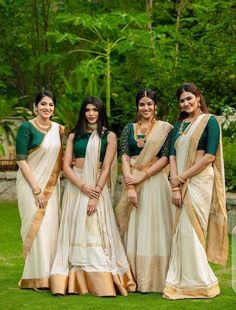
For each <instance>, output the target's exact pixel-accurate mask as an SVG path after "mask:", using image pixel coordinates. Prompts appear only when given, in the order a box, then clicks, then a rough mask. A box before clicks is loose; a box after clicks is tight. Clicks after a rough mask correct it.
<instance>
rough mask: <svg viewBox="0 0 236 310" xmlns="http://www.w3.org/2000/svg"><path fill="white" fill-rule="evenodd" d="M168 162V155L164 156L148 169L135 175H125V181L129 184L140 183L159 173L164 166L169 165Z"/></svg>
mask: <svg viewBox="0 0 236 310" xmlns="http://www.w3.org/2000/svg"><path fill="white" fill-rule="evenodd" d="M167 164H168V158H167V157H166V156H162V157H161V158H160V159H158V160H157V161H156V162H155V163H154V164H152V165H151V166H150V167H149V168H148V169H144V170H142V171H138V172H135V173H134V174H133V175H127V176H126V177H125V182H126V184H127V185H128V186H129V185H135V184H139V183H141V182H143V181H144V180H145V179H147V178H150V177H151V176H153V175H155V174H157V173H159V172H160V171H161V170H162V169H163V168H165V167H166V166H167Z"/></svg>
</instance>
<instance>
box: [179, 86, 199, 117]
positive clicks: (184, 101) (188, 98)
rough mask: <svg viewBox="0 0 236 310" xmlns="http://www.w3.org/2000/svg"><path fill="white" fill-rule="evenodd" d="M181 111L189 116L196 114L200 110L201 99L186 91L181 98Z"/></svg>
mask: <svg viewBox="0 0 236 310" xmlns="http://www.w3.org/2000/svg"><path fill="white" fill-rule="evenodd" d="M179 103H180V108H181V111H183V112H186V113H188V114H194V113H195V112H196V111H198V110H200V97H198V96H195V95H194V94H193V93H191V92H188V91H185V92H183V93H182V94H181V95H180V98H179Z"/></svg>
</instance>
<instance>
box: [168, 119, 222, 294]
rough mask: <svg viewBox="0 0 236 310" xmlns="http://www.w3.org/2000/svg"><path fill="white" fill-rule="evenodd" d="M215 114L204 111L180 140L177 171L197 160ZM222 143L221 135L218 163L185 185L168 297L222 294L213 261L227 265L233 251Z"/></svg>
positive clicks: (170, 269)
mask: <svg viewBox="0 0 236 310" xmlns="http://www.w3.org/2000/svg"><path fill="white" fill-rule="evenodd" d="M210 117H211V115H210V114H203V115H200V116H199V117H198V118H197V120H196V121H195V122H194V123H193V125H192V126H191V129H190V130H189V132H188V134H186V135H182V136H180V137H179V138H178V139H177V141H176V144H175V147H176V163H177V171H178V174H181V173H183V171H185V170H186V169H188V168H190V167H191V166H192V165H193V164H194V160H195V156H196V151H197V146H198V143H199V139H200V137H201V135H202V132H203V130H204V129H205V127H206V125H207V123H208V120H209V118H210ZM221 141H222V140H221V133H220V141H219V145H218V148H217V152H216V155H215V161H214V162H213V164H209V165H208V166H207V167H206V168H205V169H204V170H203V171H201V172H200V173H199V174H197V175H195V176H193V177H192V178H190V179H188V180H187V181H186V182H185V183H184V185H183V188H182V197H183V206H182V208H181V209H177V213H176V221H175V233H174V238H173V243H172V244H173V245H172V253H171V260H170V267H169V270H168V274H167V279H166V284H165V289H164V297H165V298H169V299H182V298H210V297H214V296H216V295H218V294H219V292H220V290H219V285H218V281H217V278H216V277H215V275H214V273H213V271H212V270H211V268H210V266H209V264H208V260H209V261H211V262H214V263H218V264H223V265H224V264H225V263H226V261H227V255H228V236H227V214H226V203H225V187H224V165H223V154H222V142H221Z"/></svg>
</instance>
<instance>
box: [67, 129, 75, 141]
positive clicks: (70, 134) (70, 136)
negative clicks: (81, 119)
mask: <svg viewBox="0 0 236 310" xmlns="http://www.w3.org/2000/svg"><path fill="white" fill-rule="evenodd" d="M74 139H75V133H74V132H70V133H69V135H68V137H67V141H69V142H72V143H73V142H74Z"/></svg>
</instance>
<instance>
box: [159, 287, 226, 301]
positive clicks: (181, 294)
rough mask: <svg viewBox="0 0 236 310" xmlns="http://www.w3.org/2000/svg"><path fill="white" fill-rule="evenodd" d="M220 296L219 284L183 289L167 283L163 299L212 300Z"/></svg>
mask: <svg viewBox="0 0 236 310" xmlns="http://www.w3.org/2000/svg"><path fill="white" fill-rule="evenodd" d="M219 294H220V289H219V285H218V283H214V284H213V285H209V286H202V287H193V288H181V289H180V288H177V287H175V286H173V285H170V284H168V283H167V284H166V285H165V294H164V295H163V297H164V298H167V299H183V298H211V297H215V296H217V295H219Z"/></svg>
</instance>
